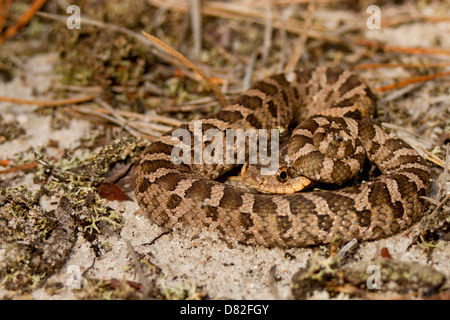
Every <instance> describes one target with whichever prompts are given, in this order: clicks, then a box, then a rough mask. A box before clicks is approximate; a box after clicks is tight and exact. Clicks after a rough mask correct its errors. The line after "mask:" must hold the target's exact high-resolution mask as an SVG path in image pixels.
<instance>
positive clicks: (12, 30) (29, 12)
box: [0, 0, 46, 45]
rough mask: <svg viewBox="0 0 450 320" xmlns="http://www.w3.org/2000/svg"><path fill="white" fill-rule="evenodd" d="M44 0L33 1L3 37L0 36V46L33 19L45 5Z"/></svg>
mask: <svg viewBox="0 0 450 320" xmlns="http://www.w3.org/2000/svg"><path fill="white" fill-rule="evenodd" d="M45 2H46V0H35V1H34V2H33V4H32V5H31V6H30V8H29V9H28V10H27V12H25V13H24V14H23V16H22V17H21V18H20V20H19V21H17V23H16V24H15V25H14V26H12V27H10V28H8V29H7V30H6V31H5V33H4V34H3V35H1V36H0V45H1V44H2V43H3V42H5V41H6V40H8V39H9V38H11V37H12V36H13V35H15V34H16V33H17V31H18V30H19V29H20V28H22V27H23V26H25V25H27V23H28V22H29V21H30V20H31V18H33V16H34V14H35V13H36V12H37V11H38V10H39V9H40V8H41V7H42V6H43V5H44V4H45Z"/></svg>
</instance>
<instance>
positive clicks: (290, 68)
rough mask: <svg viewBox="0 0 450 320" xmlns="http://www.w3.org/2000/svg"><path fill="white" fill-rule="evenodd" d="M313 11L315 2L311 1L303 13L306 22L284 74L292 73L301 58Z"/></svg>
mask: <svg viewBox="0 0 450 320" xmlns="http://www.w3.org/2000/svg"><path fill="white" fill-rule="evenodd" d="M315 11H316V3H315V1H311V2H310V3H309V5H308V9H307V10H306V13H305V16H306V20H305V23H304V24H303V32H302V34H301V35H300V38H299V39H298V41H297V43H296V45H295V48H294V52H293V53H292V56H291V58H290V59H289V61H288V63H287V64H286V66H285V68H284V72H285V73H291V72H293V71H294V69H295V68H296V66H297V64H298V62H299V61H300V58H301V57H302V54H303V50H304V49H305V44H306V41H307V40H308V35H309V33H308V30H309V29H310V28H311V25H312V21H313V17H314V12H315Z"/></svg>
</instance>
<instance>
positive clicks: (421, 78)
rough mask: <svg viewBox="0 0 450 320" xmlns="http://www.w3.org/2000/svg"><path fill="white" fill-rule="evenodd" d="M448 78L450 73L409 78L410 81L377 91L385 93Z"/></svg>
mask: <svg viewBox="0 0 450 320" xmlns="http://www.w3.org/2000/svg"><path fill="white" fill-rule="evenodd" d="M446 76H450V71H447V72H441V73H436V74H431V75H427V76H419V77H414V78H409V79H406V80H403V81H400V82H397V83H394V84H390V85H387V86H384V87H380V88H376V90H377V91H378V92H385V91H388V90H393V89H399V88H401V87H404V86H407V85H409V84H413V83H417V82H425V81H429V80H432V79H437V78H442V77H446Z"/></svg>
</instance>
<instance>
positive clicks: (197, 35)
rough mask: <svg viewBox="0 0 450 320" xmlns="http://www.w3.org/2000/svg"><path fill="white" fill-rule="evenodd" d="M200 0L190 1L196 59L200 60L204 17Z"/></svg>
mask: <svg viewBox="0 0 450 320" xmlns="http://www.w3.org/2000/svg"><path fill="white" fill-rule="evenodd" d="M200 7H201V3H200V0H189V11H190V12H191V25H192V34H193V38H194V57H195V59H198V58H199V57H200V52H201V51H202V36H201V34H202V17H201V9H200Z"/></svg>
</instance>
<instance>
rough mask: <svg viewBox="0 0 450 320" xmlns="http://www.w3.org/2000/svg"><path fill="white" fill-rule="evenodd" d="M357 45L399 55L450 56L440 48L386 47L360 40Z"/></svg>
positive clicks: (448, 52)
mask: <svg viewBox="0 0 450 320" xmlns="http://www.w3.org/2000/svg"><path fill="white" fill-rule="evenodd" d="M356 43H357V44H359V45H361V46H367V47H371V48H375V49H380V50H383V51H393V52H400V53H409V54H427V55H450V50H445V49H441V48H408V47H396V46H388V45H385V44H382V43H378V42H374V41H370V40H366V39H360V40H357V41H356Z"/></svg>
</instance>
